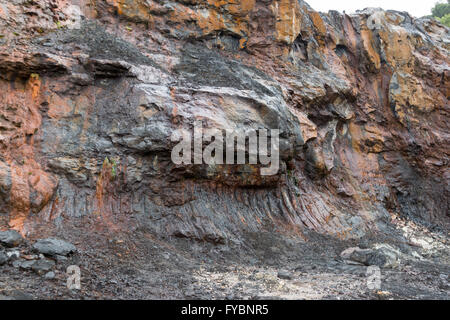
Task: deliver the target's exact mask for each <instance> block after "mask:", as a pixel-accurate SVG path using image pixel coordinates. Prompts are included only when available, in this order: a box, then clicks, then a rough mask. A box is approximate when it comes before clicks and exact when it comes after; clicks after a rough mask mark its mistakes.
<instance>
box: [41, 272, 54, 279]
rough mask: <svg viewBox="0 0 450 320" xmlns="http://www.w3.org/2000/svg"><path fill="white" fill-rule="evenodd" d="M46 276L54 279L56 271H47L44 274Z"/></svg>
mask: <svg viewBox="0 0 450 320" xmlns="http://www.w3.org/2000/svg"><path fill="white" fill-rule="evenodd" d="M44 278H45V279H47V280H53V279H55V273H54V272H53V271H50V272H47V273H46V274H45V275H44Z"/></svg>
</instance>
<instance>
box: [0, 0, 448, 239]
mask: <svg viewBox="0 0 450 320" xmlns="http://www.w3.org/2000/svg"><path fill="white" fill-rule="evenodd" d="M0 48H1V50H0V76H1V80H0V227H5V228H6V227H13V228H15V229H17V230H20V231H22V232H23V233H27V232H30V231H32V230H36V229H37V228H39V227H40V226H44V225H47V224H49V225H53V226H55V225H56V226H60V227H63V226H64V225H66V224H70V223H72V222H73V221H78V222H77V223H82V224H83V225H84V226H85V227H86V228H90V227H92V228H102V227H105V228H108V229H109V230H120V229H126V228H127V226H128V225H129V224H133V223H135V221H136V220H138V221H139V223H141V224H142V225H144V226H145V228H148V229H149V230H151V231H152V232H154V233H155V234H158V235H160V236H161V237H164V236H177V237H187V238H192V239H196V240H204V241H211V242H214V243H223V242H227V241H234V240H235V239H239V235H240V234H242V233H243V232H257V231H260V230H271V231H272V230H276V231H278V232H283V233H287V234H288V233H289V234H290V233H294V234H299V235H301V234H302V230H303V229H304V228H308V229H312V230H315V231H317V232H320V233H324V234H330V235H333V236H338V237H341V238H357V237H361V236H363V235H364V234H365V233H366V232H367V231H369V230H370V231H381V232H383V231H384V229H385V226H386V224H388V223H389V220H390V216H391V215H392V214H399V215H403V216H406V217H409V218H415V219H419V220H420V221H423V222H426V223H430V224H432V225H439V226H441V227H445V228H446V227H448V225H449V224H448V223H449V216H448V213H449V212H450V210H449V201H448V199H449V191H450V190H449V179H450V176H449V174H450V172H449V170H448V157H449V147H448V145H449V144H448V141H449V121H448V119H449V106H450V105H449V100H448V99H449V94H450V80H449V74H450V67H449V50H450V48H449V29H448V28H446V27H444V26H443V25H440V24H438V23H437V22H435V21H433V20H427V19H416V18H413V17H411V16H409V15H408V14H407V13H404V12H393V11H388V12H385V11H381V10H378V9H365V10H363V11H360V12H358V13H357V14H354V15H342V14H339V13H337V12H329V13H327V14H323V13H317V12H315V11H314V10H312V9H311V8H310V7H309V6H308V5H307V4H306V3H305V2H303V1H301V0H257V1H255V0H248V1H247V0H246V1H232V0H229V1H213V0H208V1H202V0H189V1H188V0H184V1H164V0H158V1H157V0H154V1H152V0H148V1H141V0H118V1H110V0H95V1H92V0H89V1H87V0H72V1H70V0H36V1H24V0H12V1H5V0H0ZM196 120H199V121H201V122H202V124H203V126H204V127H206V128H217V129H220V130H227V129H232V130H238V131H239V130H241V131H242V132H244V131H245V130H248V129H279V130H280V151H281V166H280V170H279V172H278V174H277V175H275V176H262V175H261V174H260V171H259V169H260V168H259V167H258V166H256V165H233V166H228V165H218V166H214V167H211V166H207V165H175V164H174V163H173V162H172V161H171V158H170V154H171V150H172V148H173V146H174V145H175V144H176V142H177V141H173V140H171V134H172V132H174V131H175V130H176V129H180V128H184V129H187V130H191V129H192V127H193V125H194V121H196ZM70 221H72V222H70Z"/></svg>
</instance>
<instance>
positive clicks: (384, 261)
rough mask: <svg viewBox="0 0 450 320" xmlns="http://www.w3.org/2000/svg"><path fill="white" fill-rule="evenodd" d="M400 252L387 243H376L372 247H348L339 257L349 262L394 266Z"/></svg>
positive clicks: (384, 266)
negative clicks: (376, 244)
mask: <svg viewBox="0 0 450 320" xmlns="http://www.w3.org/2000/svg"><path fill="white" fill-rule="evenodd" d="M399 255H400V252H399V251H398V250H396V249H394V248H392V247H391V246H388V245H384V244H381V245H378V246H375V248H374V249H361V248H358V247H355V248H349V249H347V250H344V251H343V252H342V253H341V257H342V258H343V259H344V260H345V261H346V262H347V263H350V264H354V263H356V264H361V265H365V266H378V267H383V268H394V267H396V266H398V265H399V263H400V260H399Z"/></svg>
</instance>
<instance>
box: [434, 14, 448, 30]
mask: <svg viewBox="0 0 450 320" xmlns="http://www.w3.org/2000/svg"><path fill="white" fill-rule="evenodd" d="M436 20H438V21H439V22H440V23H442V24H443V25H444V26H447V27H449V28H450V13H449V14H446V15H445V16H443V17H442V18H436Z"/></svg>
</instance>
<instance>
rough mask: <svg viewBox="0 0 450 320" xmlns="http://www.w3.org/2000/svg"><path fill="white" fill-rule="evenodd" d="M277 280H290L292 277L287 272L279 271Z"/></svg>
mask: <svg viewBox="0 0 450 320" xmlns="http://www.w3.org/2000/svg"><path fill="white" fill-rule="evenodd" d="M278 278H280V279H283V280H292V278H293V276H292V273H290V272H289V271H285V270H280V271H279V272H278Z"/></svg>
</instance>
